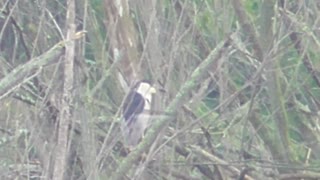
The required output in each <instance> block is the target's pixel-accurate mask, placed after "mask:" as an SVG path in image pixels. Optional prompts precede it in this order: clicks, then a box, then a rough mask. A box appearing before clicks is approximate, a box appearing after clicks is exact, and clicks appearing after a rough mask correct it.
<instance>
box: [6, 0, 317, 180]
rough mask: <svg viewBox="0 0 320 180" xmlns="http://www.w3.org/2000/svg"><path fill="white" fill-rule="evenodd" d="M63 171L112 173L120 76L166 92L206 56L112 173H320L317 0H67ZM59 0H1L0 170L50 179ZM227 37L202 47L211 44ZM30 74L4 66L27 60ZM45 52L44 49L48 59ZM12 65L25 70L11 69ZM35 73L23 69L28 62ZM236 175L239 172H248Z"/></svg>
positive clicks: (164, 98)
mask: <svg viewBox="0 0 320 180" xmlns="http://www.w3.org/2000/svg"><path fill="white" fill-rule="evenodd" d="M75 5H76V9H75V15H76V16H75V22H74V23H75V25H76V31H85V32H86V33H85V36H83V37H82V38H79V39H77V40H76V41H75V56H74V70H73V72H71V74H69V75H72V76H73V77H74V82H73V89H72V92H73V94H72V99H73V103H72V104H71V105H70V107H71V109H72V119H71V121H70V122H72V123H71V124H70V129H69V136H68V137H67V138H68V139H69V142H71V143H70V147H69V149H68V154H67V157H68V161H67V168H66V171H67V172H68V173H67V175H66V179H109V178H110V175H114V174H115V173H117V171H116V170H117V169H118V168H119V165H121V163H123V162H124V161H125V160H126V158H127V157H125V156H123V155H121V153H120V150H119V147H118V146H119V142H121V138H122V137H121V134H120V132H119V121H120V119H119V117H120V107H121V104H122V101H123V99H124V97H125V94H126V92H127V90H128V89H127V88H126V86H128V85H130V84H132V83H133V82H134V81H136V80H139V79H149V80H152V81H153V82H154V83H155V84H156V86H157V87H158V88H161V89H164V90H165V91H164V92H161V93H159V94H158V95H157V99H158V101H157V111H158V112H163V111H164V109H165V107H166V106H167V105H168V104H170V102H171V101H172V100H173V99H174V98H176V95H177V93H178V92H179V90H180V88H181V87H182V86H184V85H186V84H187V83H189V81H190V78H191V77H190V76H191V74H192V73H193V71H194V70H195V69H196V68H197V67H198V65H199V64H200V63H202V62H204V60H208V59H209V60H210V61H212V63H211V64H210V66H209V67H208V68H207V69H206V70H205V72H202V73H203V75H202V76H201V78H202V79H201V81H199V82H198V84H196V86H194V88H192V92H190V93H187V94H188V95H186V96H185V97H183V98H184V101H183V104H180V106H181V107H180V106H179V107H178V108H177V109H175V110H174V111H175V113H176V115H175V116H174V118H171V119H170V120H169V121H168V123H166V124H165V125H164V127H165V128H164V129H163V130H162V131H160V132H154V133H157V134H160V136H159V139H158V141H155V143H154V146H153V148H154V149H153V151H152V153H149V154H148V156H147V159H148V163H143V162H144V161H143V158H138V159H139V160H137V161H135V162H134V163H131V164H129V165H130V166H129V167H130V168H129V170H128V171H127V173H126V174H121V178H122V179H241V178H242V179H243V178H245V179H294V178H296V179H320V172H319V164H320V153H319V152H320V124H319V108H320V98H319V97H320V89H319V87H320V61H319V57H318V55H317V54H318V53H319V49H320V39H319V37H320V34H319V33H320V30H319V27H320V26H319V25H320V19H319V17H320V14H319V13H320V2H318V1H317V0H308V1H286V0H278V1H276V0H268V1H264V0H242V1H238V0H189V1H187V0H163V1H156V0H119V1H112V0H90V1H89V0H77V1H76V2H75ZM66 12H67V2H66V1H65V0H41V1H40V0H0V78H1V81H0V82H1V83H0V177H1V179H51V177H52V174H53V169H54V166H55V165H54V162H55V158H56V157H57V155H56V154H55V145H56V139H57V128H59V127H58V126H57V124H58V123H57V122H58V121H59V118H58V117H59V113H60V112H61V108H60V107H61V99H62V94H63V86H64V84H63V82H64V81H63V79H64V78H65V74H64V65H63V62H64V55H63V54H64V49H60V50H58V51H57V52H58V53H56V54H55V55H54V56H52V57H50V58H49V57H47V56H40V55H42V54H45V55H46V54H47V53H48V50H49V49H50V48H52V47H54V46H55V44H57V43H59V42H61V41H63V40H64V37H65V34H66V32H67V30H68V25H67V23H66ZM226 40H228V41H229V44H228V47H223V49H224V51H223V53H222V55H221V56H220V57H218V58H216V59H210V58H211V57H210V56H209V54H210V53H212V52H214V51H215V50H216V49H215V48H216V46H217V44H219V43H221V42H223V41H226ZM39 56H40V59H43V60H44V61H46V62H45V63H43V64H42V65H35V71H34V72H33V71H27V73H28V75H27V76H9V75H10V74H12V73H13V72H15V69H16V68H19V67H22V69H26V68H25V65H26V64H27V63H33V61H34V60H35V59H34V58H37V57H39ZM47 61H48V62H47ZM20 72H21V71H20ZM30 73H31V74H30ZM245 175H246V176H245Z"/></svg>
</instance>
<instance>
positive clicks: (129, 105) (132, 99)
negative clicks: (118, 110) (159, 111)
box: [123, 91, 144, 121]
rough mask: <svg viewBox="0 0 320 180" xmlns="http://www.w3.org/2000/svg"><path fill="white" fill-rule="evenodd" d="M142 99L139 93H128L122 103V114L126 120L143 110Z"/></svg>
mask: <svg viewBox="0 0 320 180" xmlns="http://www.w3.org/2000/svg"><path fill="white" fill-rule="evenodd" d="M143 108H144V99H143V97H142V96H141V94H139V93H137V92H135V91H132V92H130V93H129V95H128V96H127V98H126V99H125V101H124V104H123V116H124V118H125V120H126V121H128V120H129V119H130V118H131V117H133V116H134V115H136V114H139V113H141V112H142V111H143Z"/></svg>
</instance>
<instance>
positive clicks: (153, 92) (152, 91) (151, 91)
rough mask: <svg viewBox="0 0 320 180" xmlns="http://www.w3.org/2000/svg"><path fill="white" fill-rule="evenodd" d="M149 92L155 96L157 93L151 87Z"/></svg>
mask: <svg viewBox="0 0 320 180" xmlns="http://www.w3.org/2000/svg"><path fill="white" fill-rule="evenodd" d="M149 91H150V93H151V94H155V93H156V92H157V90H156V88H154V87H151V88H150V90H149Z"/></svg>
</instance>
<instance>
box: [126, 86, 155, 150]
mask: <svg viewBox="0 0 320 180" xmlns="http://www.w3.org/2000/svg"><path fill="white" fill-rule="evenodd" d="M154 93H156V89H155V88H154V87H153V86H152V84H151V83H150V82H149V81H146V80H144V81H139V82H138V83H136V84H135V86H133V88H132V89H131V90H130V92H129V94H128V95H127V97H126V99H125V100H124V104H123V109H122V115H123V119H124V122H123V123H122V128H121V129H122V133H123V137H124V143H125V145H126V146H128V147H129V148H132V147H135V146H136V145H137V144H138V143H139V142H140V141H141V139H142V138H143V136H144V133H145V131H146V129H147V128H148V126H149V120H150V118H151V103H152V95H153V94H154Z"/></svg>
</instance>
